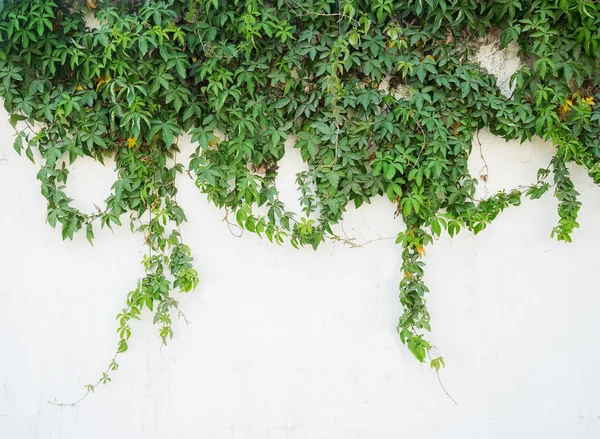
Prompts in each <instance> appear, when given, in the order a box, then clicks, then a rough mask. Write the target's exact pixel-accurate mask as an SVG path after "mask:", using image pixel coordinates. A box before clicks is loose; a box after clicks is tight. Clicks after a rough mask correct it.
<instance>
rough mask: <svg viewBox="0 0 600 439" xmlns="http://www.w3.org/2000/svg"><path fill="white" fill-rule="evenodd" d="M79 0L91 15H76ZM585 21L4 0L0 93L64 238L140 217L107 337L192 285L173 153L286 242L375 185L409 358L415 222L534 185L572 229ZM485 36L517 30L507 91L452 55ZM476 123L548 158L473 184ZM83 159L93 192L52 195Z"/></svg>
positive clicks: (300, 2)
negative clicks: (82, 207)
mask: <svg viewBox="0 0 600 439" xmlns="http://www.w3.org/2000/svg"><path fill="white" fill-rule="evenodd" d="M90 12H92V13H93V14H95V16H96V18H97V20H98V21H99V22H100V23H101V25H100V27H99V28H98V29H89V28H87V27H86V22H85V21H84V15H85V14H88V13H90ZM599 24H600V7H599V5H598V3H597V2H596V1H592V0H570V1H569V0H533V1H530V0H494V1H488V0H405V1H396V0H369V1H367V0H168V1H136V0H129V1H108V0H106V1H102V0H87V1H74V0H71V1H60V0H31V1H20V0H5V1H4V2H1V3H0V81H1V84H2V85H1V87H0V95H1V96H2V98H3V99H4V104H5V107H6V109H7V110H8V111H9V113H10V114H11V122H12V123H13V125H14V126H15V127H16V128H17V137H16V142H15V148H16V150H17V151H19V152H21V151H23V150H24V151H25V153H26V155H27V156H28V157H29V158H30V159H32V160H33V159H34V156H35V154H39V161H40V163H41V168H40V171H39V173H38V179H39V180H40V182H41V186H42V195H43V196H44V197H45V198H46V199H47V201H48V215H47V220H48V223H49V224H50V225H51V226H53V227H54V226H56V225H58V226H60V227H61V229H62V235H63V238H65V239H66V238H69V239H71V238H72V237H73V236H74V234H75V233H78V232H80V231H83V232H84V233H86V236H87V237H88V239H89V240H90V241H92V239H93V237H94V227H95V226H96V225H97V224H99V225H101V226H107V227H112V226H113V225H121V219H122V217H123V216H124V215H128V216H129V219H130V223H131V226H132V229H134V230H137V231H139V232H140V233H143V234H144V235H145V245H147V247H148V255H147V256H146V257H145V259H144V261H143V262H144V266H145V268H146V275H145V276H144V277H143V278H142V279H140V281H139V282H138V284H137V287H136V288H135V289H134V290H133V291H131V292H130V293H129V295H128V296H127V302H126V307H125V308H124V310H123V311H122V313H121V314H120V315H119V322H120V327H119V336H120V340H119V345H118V352H117V353H119V352H123V351H125V350H126V349H127V342H128V339H129V337H130V334H131V332H130V321H131V319H134V318H138V316H139V315H140V312H141V310H142V308H143V307H147V308H149V309H150V310H153V311H154V312H155V318H154V322H155V323H158V324H160V336H161V337H162V339H163V341H164V342H165V343H166V342H167V340H168V339H169V338H170V337H171V336H172V331H171V311H172V310H173V309H175V310H176V311H177V312H179V308H178V303H177V301H176V300H175V299H174V297H173V292H174V291H177V290H180V291H190V290H192V289H194V288H195V287H196V285H197V283H198V275H197V272H196V270H195V269H194V267H193V265H192V257H191V252H190V249H189V248H188V247H187V246H186V245H185V244H184V243H183V242H182V240H181V235H180V233H179V225H180V224H181V223H182V222H184V221H185V220H186V218H185V214H184V212H183V210H182V209H181V208H180V207H179V206H178V205H177V201H176V193H177V189H176V187H175V178H176V176H177V174H178V173H182V172H186V173H188V174H189V175H190V176H193V178H194V179H195V182H196V185H197V187H198V189H199V190H200V191H201V192H202V193H205V194H206V195H207V196H208V199H209V200H210V201H211V202H212V203H214V204H215V205H216V206H217V207H219V208H225V209H227V211H228V212H230V213H231V214H232V215H235V218H236V220H237V222H238V223H239V225H240V226H241V227H243V228H244V229H245V230H248V231H250V232H256V233H258V234H259V235H266V237H267V238H268V239H269V240H271V241H274V242H277V243H282V242H284V241H290V242H291V244H292V245H294V246H305V245H310V246H312V247H314V248H317V246H318V245H319V244H320V243H321V242H323V241H324V240H326V239H340V238H339V237H338V236H337V235H335V233H334V230H333V229H332V226H333V225H335V224H336V223H338V222H339V221H340V220H341V218H342V215H343V213H344V211H345V209H346V207H347V206H348V204H349V203H354V204H355V205H356V206H357V207H358V206H361V205H362V204H363V203H365V202H366V203H369V202H370V200H371V199H372V198H373V197H374V196H377V195H384V196H386V197H388V198H389V200H390V202H392V203H394V204H395V206H396V207H397V214H398V215H401V216H402V218H403V220H404V223H405V225H406V228H405V230H403V231H401V232H400V233H399V235H398V239H397V242H398V243H399V244H400V245H401V247H402V259H403V264H402V271H403V273H404V277H403V279H402V281H401V282H400V303H401V304H402V306H403V308H404V313H403V314H402V316H401V317H400V319H399V322H398V328H397V329H398V333H399V335H400V338H401V340H402V342H403V343H405V344H406V345H407V346H408V348H409V349H410V351H411V352H412V353H413V354H414V355H415V357H416V358H417V359H418V360H419V361H425V359H426V358H428V354H429V350H430V345H429V343H428V342H427V341H426V339H425V338H423V332H424V331H429V330H430V324H429V313H428V311H427V308H426V302H425V298H424V296H425V293H426V292H428V289H427V287H426V285H425V284H424V283H423V268H424V263H423V261H422V256H423V255H424V248H425V246H427V245H428V244H430V243H431V242H432V240H433V238H434V236H439V235H440V234H441V233H442V231H443V230H447V231H448V233H449V234H450V235H452V236H454V235H455V234H456V233H458V232H459V231H460V230H461V229H468V230H472V231H474V232H475V233H478V232H479V231H481V230H482V229H484V228H485V227H486V226H487V225H488V224H489V223H490V222H491V221H492V220H493V219H494V218H495V217H496V216H497V215H498V214H499V213H500V212H501V211H502V210H503V209H505V208H506V207H508V206H514V205H518V204H519V203H520V202H521V198H522V195H526V196H528V197H530V198H539V197H540V196H542V195H543V194H544V193H545V192H547V191H548V189H550V188H552V190H553V192H554V195H555V196H556V197H557V198H558V200H559V208H558V214H559V217H560V218H559V221H558V224H557V226H556V227H555V228H554V229H553V230H552V235H554V236H555V237H556V238H558V239H559V240H565V241H570V240H571V232H572V231H573V229H574V228H576V227H578V224H577V222H576V221H577V212H578V210H579V202H578V201H577V195H578V194H577V192H576V190H575V188H574V187H573V184H572V182H571V180H570V178H569V172H568V169H567V167H566V164H567V163H569V162H575V163H577V164H579V165H582V166H584V167H585V168H586V169H587V171H588V172H589V174H590V176H591V177H592V178H593V179H594V181H595V182H596V183H598V182H600V165H599V161H598V159H599V157H600V124H599V122H598V121H599V120H600V110H598V106H597V105H596V102H597V101H598V99H599V98H600V96H599V95H598V93H599V85H600V75H599V73H600V70H599V64H598V57H599V55H600V28H599ZM490 34H498V35H499V36H500V40H501V44H502V46H506V45H508V44H509V43H510V42H513V41H514V42H516V44H518V45H519V47H520V56H521V59H522V62H523V66H522V68H521V69H520V70H519V71H518V72H517V73H516V74H515V75H514V76H513V78H512V82H513V84H514V86H515V89H514V90H515V91H514V93H513V94H512V96H511V97H510V98H507V97H505V96H503V95H502V94H501V92H500V90H499V88H498V85H497V84H496V79H495V77H494V76H492V75H490V74H488V73H487V72H486V71H484V70H483V69H481V68H480V67H479V66H477V65H476V64H473V63H472V62H471V61H470V59H471V58H472V51H473V44H474V43H475V42H476V41H477V37H484V36H486V35H490ZM388 82H389V87H387V86H384V85H383V84H384V83H388ZM482 128H487V129H489V130H490V131H491V132H492V133H494V134H496V135H498V136H501V137H503V138H505V139H521V140H526V139H530V138H531V137H533V136H534V135H538V136H541V137H543V138H544V139H547V140H551V141H552V142H553V144H554V145H555V147H556V155H555V156H554V158H553V159H552V161H551V163H549V165H548V168H546V169H541V170H540V171H539V172H538V175H537V177H535V176H532V180H534V183H533V184H532V185H531V186H528V187H520V188H516V189H514V190H512V191H508V192H505V191H501V192H499V193H496V194H493V195H492V196H489V197H488V198H486V199H485V200H476V199H475V198H474V190H475V187H476V184H477V180H476V179H475V178H473V177H472V176H471V175H470V174H469V171H468V169H467V158H468V157H469V154H470V152H471V149H472V142H473V139H474V136H475V135H476V133H477V132H478V130H480V129H482ZM184 133H190V134H191V136H192V140H193V142H196V143H197V149H196V151H195V153H193V154H192V156H191V157H190V158H189V159H187V158H183V157H176V154H177V152H178V148H177V138H178V136H181V135H183V134H184ZM289 136H296V142H295V147H296V148H299V149H300V151H301V154H302V157H303V159H304V161H305V162H306V164H307V166H308V168H307V169H308V171H306V172H302V173H300V174H298V185H299V189H300V193H301V203H302V206H303V212H302V213H297V214H294V213H292V212H290V211H288V210H286V208H285V206H284V205H283V203H282V202H281V201H280V200H279V198H278V192H277V188H276V187H275V176H276V174H277V162H278V160H280V159H281V158H282V156H283V155H284V153H285V150H284V141H285V140H286V139H287V138H288V137H289ZM35 151H37V153H34V152H35ZM82 156H91V157H94V158H95V159H97V160H99V161H102V160H103V158H104V157H108V156H110V157H114V158H115V159H116V166H117V169H118V174H119V178H118V180H117V181H116V182H115V183H114V185H113V187H112V194H111V195H110V196H109V197H108V198H107V200H106V207H105V209H104V210H97V211H93V212H88V213H84V212H81V211H79V210H77V209H75V208H74V207H72V206H71V204H70V202H71V200H70V199H69V198H68V197H67V196H66V194H65V192H64V187H65V182H66V180H67V178H68V174H69V166H68V164H69V163H72V162H74V161H75V160H77V159H78V158H79V157H82ZM548 180H549V181H548ZM430 362H431V365H432V367H434V368H435V369H436V370H437V369H439V367H440V366H442V365H443V360H442V359H441V358H434V359H431V358H430ZM116 367H117V365H116V362H114V361H113V362H112V363H111V365H110V367H109V370H107V373H105V374H104V375H103V377H102V379H101V380H100V382H106V381H107V380H109V379H110V378H109V376H108V372H109V371H110V370H114V369H116ZM93 388H94V386H91V385H90V386H89V388H88V389H89V391H91V390H93Z"/></svg>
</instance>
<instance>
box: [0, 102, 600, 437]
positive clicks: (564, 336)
mask: <svg viewBox="0 0 600 439" xmlns="http://www.w3.org/2000/svg"><path fill="white" fill-rule="evenodd" d="M6 119H7V117H6V113H5V112H2V113H1V114H0V275H1V277H0V334H1V336H0V438H2V439H27V438H53V439H56V438H63V439H80V438H86V439H107V438H111V439H112V438H114V439H121V438H122V439H137V438H156V439H169V438H202V439H204V438H236V439H237V438H268V439H279V438H286V439H294V438H295V439H304V438H324V439H325V438H327V439H332V438H340V439H350V438H357V439H363V438H385V439H387V438H404V437H407V438H408V437H411V438H434V439H438V438H441V439H454V438H456V439H470V438H476V439H479V438H484V439H487V438H492V439H493V438H498V439H506V438H512V439H521V438H522V439H531V438H544V439H563V438H575V439H577V438H598V437H600V375H599V374H598V370H599V366H600V325H599V324H598V316H597V313H598V310H599V309H600V295H599V294H598V288H597V272H598V244H599V243H600V229H599V228H598V221H597V219H598V218H599V217H600V189H599V188H595V187H594V186H593V184H592V182H591V181H590V179H589V178H588V177H587V176H586V175H585V173H584V172H582V171H581V170H577V169H576V170H574V180H575V181H576V183H577V185H578V188H579V190H580V192H581V201H582V202H583V207H582V209H581V214H580V223H581V229H579V230H578V231H576V232H575V233H574V243H573V244H569V245H566V244H557V243H556V242H555V241H553V240H551V239H550V237H549V234H550V230H551V229H552V227H553V226H554V224H555V223H556V221H557V217H556V214H555V211H554V210H555V205H556V203H555V200H554V199H553V198H552V197H551V196H547V197H546V198H544V199H542V200H538V201H534V202H532V201H526V202H525V203H524V205H523V206H521V207H520V208H515V209H513V210H509V211H506V212H505V213H503V214H502V215H501V216H500V217H499V218H498V219H497V220H496V221H495V222H494V224H493V225H492V226H491V227H489V228H488V229H487V230H485V231H484V232H482V233H481V234H480V235H478V236H477V237H473V236H472V235H470V234H466V233H465V234H461V235H460V236H458V237H457V238H455V239H453V240H450V239H446V238H443V239H440V240H439V241H438V242H436V243H435V244H434V245H433V246H431V247H430V248H428V253H427V257H426V262H427V277H426V281H427V283H428V285H429V286H430V288H431V290H432V293H431V294H430V296H429V306H430V308H431V314H432V324H433V333H432V334H431V339H432V341H433V343H434V344H435V351H436V353H441V354H442V355H443V356H444V357H445V359H446V362H447V368H446V369H444V370H443V371H442V378H443V380H444V384H445V386H446V388H447V389H448V391H449V392H450V393H451V394H452V396H453V397H454V399H456V400H457V401H458V403H459V407H456V406H455V405H454V404H453V403H452V402H451V401H450V400H449V398H448V397H447V396H446V395H445V394H444V392H443V391H442V389H441V388H440V386H439V384H438V382H437V378H436V376H435V374H434V373H433V372H432V371H431V370H429V369H428V367H427V366H426V365H420V364H418V363H417V362H416V361H415V360H414V358H413V357H412V356H411V355H410V353H409V352H408V351H407V350H406V348H405V347H404V346H403V345H402V344H401V343H400V341H399V339H398V336H397V334H396V331H395V325H396V322H397V317H398V316H399V314H400V313H401V310H400V305H399V303H398V299H397V296H398V289H397V284H398V282H399V280H400V272H399V266H400V249H399V247H398V246H396V245H395V244H394V242H393V240H389V239H388V240H381V241H377V242H374V243H372V244H369V245H368V246H366V247H365V248H361V249H351V248H347V247H344V246H342V245H338V244H327V245H324V246H323V247H322V248H320V249H319V251H318V252H313V251H312V250H309V249H304V250H300V251H297V250H294V249H293V248H291V247H290V246H285V247H277V246H275V245H272V244H270V243H269V242H267V241H266V240H261V239H259V238H258V237H256V236H254V235H251V234H248V233H247V234H245V235H244V236H243V237H242V238H239V239H238V238H235V237H233V236H232V235H231V234H230V233H229V231H228V230H227V227H226V225H225V223H223V222H222V221H221V220H222V218H223V212H219V211H217V210H216V209H215V208H214V207H212V206H210V205H209V204H208V203H207V201H206V199H205V197H204V196H203V195H201V194H199V193H198V191H197V190H196V189H195V187H194V185H193V183H192V181H191V180H189V179H188V178H187V177H182V178H181V181H180V182H179V188H180V191H181V192H180V195H179V197H178V199H179V202H180V204H181V205H182V206H183V207H184V209H185V211H186V213H187V215H188V217H189V223H187V224H186V225H185V226H184V227H183V235H184V237H185V239H186V241H187V242H188V243H189V244H190V245H191V247H192V249H193V252H194V256H195V258H196V260H197V268H198V269H199V272H200V278H201V283H200V286H199V288H198V290H197V291H196V292H193V293H190V294H188V295H185V296H181V307H182V308H183V310H184V311H185V313H186V315H187V318H188V319H189V320H190V321H191V324H190V325H189V326H186V325H185V324H184V323H183V322H182V321H178V322H176V323H175V325H174V329H175V332H176V334H175V337H174V339H173V341H172V342H171V343H170V345H169V346H168V347H167V348H164V349H162V350H161V349H160V340H159V338H158V335H157V328H156V327H154V326H152V324H151V321H150V320H151V316H150V315H146V317H147V319H145V320H143V321H142V322H136V323H135V324H134V328H133V329H134V335H133V338H132V341H131V348H130V351H128V352H127V353H126V354H125V355H123V356H122V357H121V359H120V364H121V368H120V369H119V371H118V372H117V373H116V374H114V380H113V382H112V383H111V384H109V385H107V386H101V387H100V388H98V391H97V393H96V394H95V395H93V396H91V397H89V398H88V399H86V400H85V401H84V402H82V403H81V404H80V405H79V406H77V407H76V408H60V407H56V406H53V405H50V404H48V403H47V401H48V400H53V401H54V400H56V401H64V402H71V401H73V400H75V399H77V398H78V397H79V396H80V394H81V393H82V389H83V387H82V386H83V385H84V384H86V383H89V382H93V381H95V379H97V376H98V374H99V373H100V372H101V370H103V369H104V368H105V366H106V364H107V361H108V359H109V357H110V356H111V355H112V352H113V349H114V347H115V342H116V334H115V328H116V322H115V319H114V316H115V315H116V314H117V313H118V312H119V310H120V309H121V308H122V307H123V303H124V300H125V296H126V293H127V291H129V290H130V289H131V288H133V286H134V285H135V282H136V279H137V278H138V277H139V275H140V274H141V273H142V267H141V265H140V263H139V261H140V258H141V256H142V253H141V252H142V250H143V246H142V241H143V239H142V238H141V237H140V236H135V235H132V234H131V233H130V232H129V230H128V229H127V227H124V228H122V229H120V230H116V231H115V234H114V235H113V234H112V233H110V232H106V231H103V232H98V233H97V239H96V244H95V246H94V247H93V248H92V247H90V246H89V244H88V243H87V241H85V239H84V238H83V237H77V238H76V239H75V240H74V241H73V242H63V241H62V240H61V238H60V232H59V231H56V230H53V229H51V228H50V227H49V226H48V225H47V224H45V222H44V218H45V202H44V199H43V198H42V196H41V195H40V194H39V186H38V182H37V181H36V179H35V174H36V167H35V166H34V165H32V164H31V163H30V162H29V161H28V160H27V159H26V158H24V157H19V156H17V155H16V154H15V153H14V151H13V150H12V129H11V128H10V126H9V125H8V123H7V121H6ZM480 138H481V141H482V143H483V152H484V154H485V157H486V159H487V162H488V164H489V168H490V171H489V181H488V188H489V190H490V191H492V192H493V191H494V190H496V189H499V188H502V187H507V188H510V187H512V186H515V185H517V184H522V183H523V184H525V183H529V182H531V181H532V180H533V179H534V178H535V174H536V171H537V169H538V168H539V167H541V166H545V165H546V164H547V162H548V160H549V158H550V156H551V154H552V148H551V146H549V145H547V144H544V143H542V142H534V143H525V144H523V145H519V144H518V143H509V144H506V143H505V142H504V141H502V140H500V139H496V138H494V137H492V136H491V135H489V134H486V133H481V136H480ZM186 150H187V151H189V148H186ZM301 167H302V163H301V160H300V158H299V155H298V154H297V152H296V151H295V150H293V149H288V152H287V153H286V157H285V158H284V160H283V162H282V164H281V174H282V176H281V179H280V181H279V186H280V189H281V191H282V193H283V198H284V200H288V201H289V203H290V204H293V203H295V201H296V198H297V194H296V193H295V192H294V185H293V180H294V174H295V172H297V170H299V169H301ZM480 169H481V159H480V158H479V153H478V151H476V153H474V155H473V157H472V170H473V173H474V175H479V174H478V173H479V170H480ZM113 179H114V173H113V170H112V167H111V164H110V163H107V166H106V167H103V166H101V165H99V164H98V163H95V162H93V161H91V160H80V161H78V163H77V164H76V166H74V167H73V171H72V176H71V179H70V182H69V185H68V194H70V195H71V196H72V197H73V198H75V199H76V200H77V204H76V205H77V206H80V207H82V208H84V209H89V207H90V206H91V205H92V203H96V204H99V205H100V204H101V200H102V199H103V198H104V197H105V196H106V194H107V193H108V189H109V187H110V185H111V184H112V182H113ZM393 210H394V209H393V207H392V205H391V204H389V203H388V202H387V201H386V200H384V199H379V200H378V201H377V202H375V203H373V205H371V206H363V207H362V208H361V209H360V211H354V210H351V211H350V212H348V213H347V215H346V220H345V223H344V224H345V230H346V232H347V233H348V234H349V235H351V236H353V237H356V238H357V239H358V240H359V241H365V240H369V239H373V238H378V237H384V238H385V237H393V236H395V235H396V234H397V232H398V231H399V230H400V229H401V227H402V224H401V223H400V221H399V220H394V218H393Z"/></svg>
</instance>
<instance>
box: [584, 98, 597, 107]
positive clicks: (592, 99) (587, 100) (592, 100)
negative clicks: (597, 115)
mask: <svg viewBox="0 0 600 439" xmlns="http://www.w3.org/2000/svg"><path fill="white" fill-rule="evenodd" d="M583 102H585V103H587V104H589V105H594V104H595V102H594V98H593V97H591V96H589V97H587V98H585V99H584V100H583Z"/></svg>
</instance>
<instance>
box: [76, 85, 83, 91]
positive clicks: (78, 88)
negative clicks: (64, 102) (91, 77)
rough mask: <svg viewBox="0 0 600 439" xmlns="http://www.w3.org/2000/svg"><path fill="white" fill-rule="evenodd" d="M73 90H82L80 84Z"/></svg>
mask: <svg viewBox="0 0 600 439" xmlns="http://www.w3.org/2000/svg"><path fill="white" fill-rule="evenodd" d="M75 90H77V91H80V90H83V87H82V86H81V84H77V87H75Z"/></svg>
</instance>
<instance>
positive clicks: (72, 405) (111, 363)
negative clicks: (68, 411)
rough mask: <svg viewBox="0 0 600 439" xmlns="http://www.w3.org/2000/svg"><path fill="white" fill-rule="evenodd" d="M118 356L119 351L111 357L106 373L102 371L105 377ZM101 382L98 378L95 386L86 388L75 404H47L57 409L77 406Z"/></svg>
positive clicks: (49, 402)
mask: <svg viewBox="0 0 600 439" xmlns="http://www.w3.org/2000/svg"><path fill="white" fill-rule="evenodd" d="M119 354H120V352H119V351H117V352H115V355H113V357H112V360H111V362H110V364H109V366H108V367H107V368H106V371H104V375H107V374H108V373H109V372H110V370H111V367H112V365H113V364H114V362H115V360H116V359H117V357H118V356H119ZM102 380H103V378H100V379H99V380H98V381H97V382H96V384H94V385H92V386H91V387H89V386H88V390H87V392H85V394H84V395H83V396H82V397H81V398H79V399H78V400H77V401H75V402H71V403H64V402H52V401H48V404H52V405H56V406H58V407H75V406H76V405H77V404H79V403H80V402H81V401H83V400H84V399H85V398H87V397H88V395H89V394H90V393H92V392H93V390H92V389H95V388H96V386H99V385H100V384H102Z"/></svg>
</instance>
